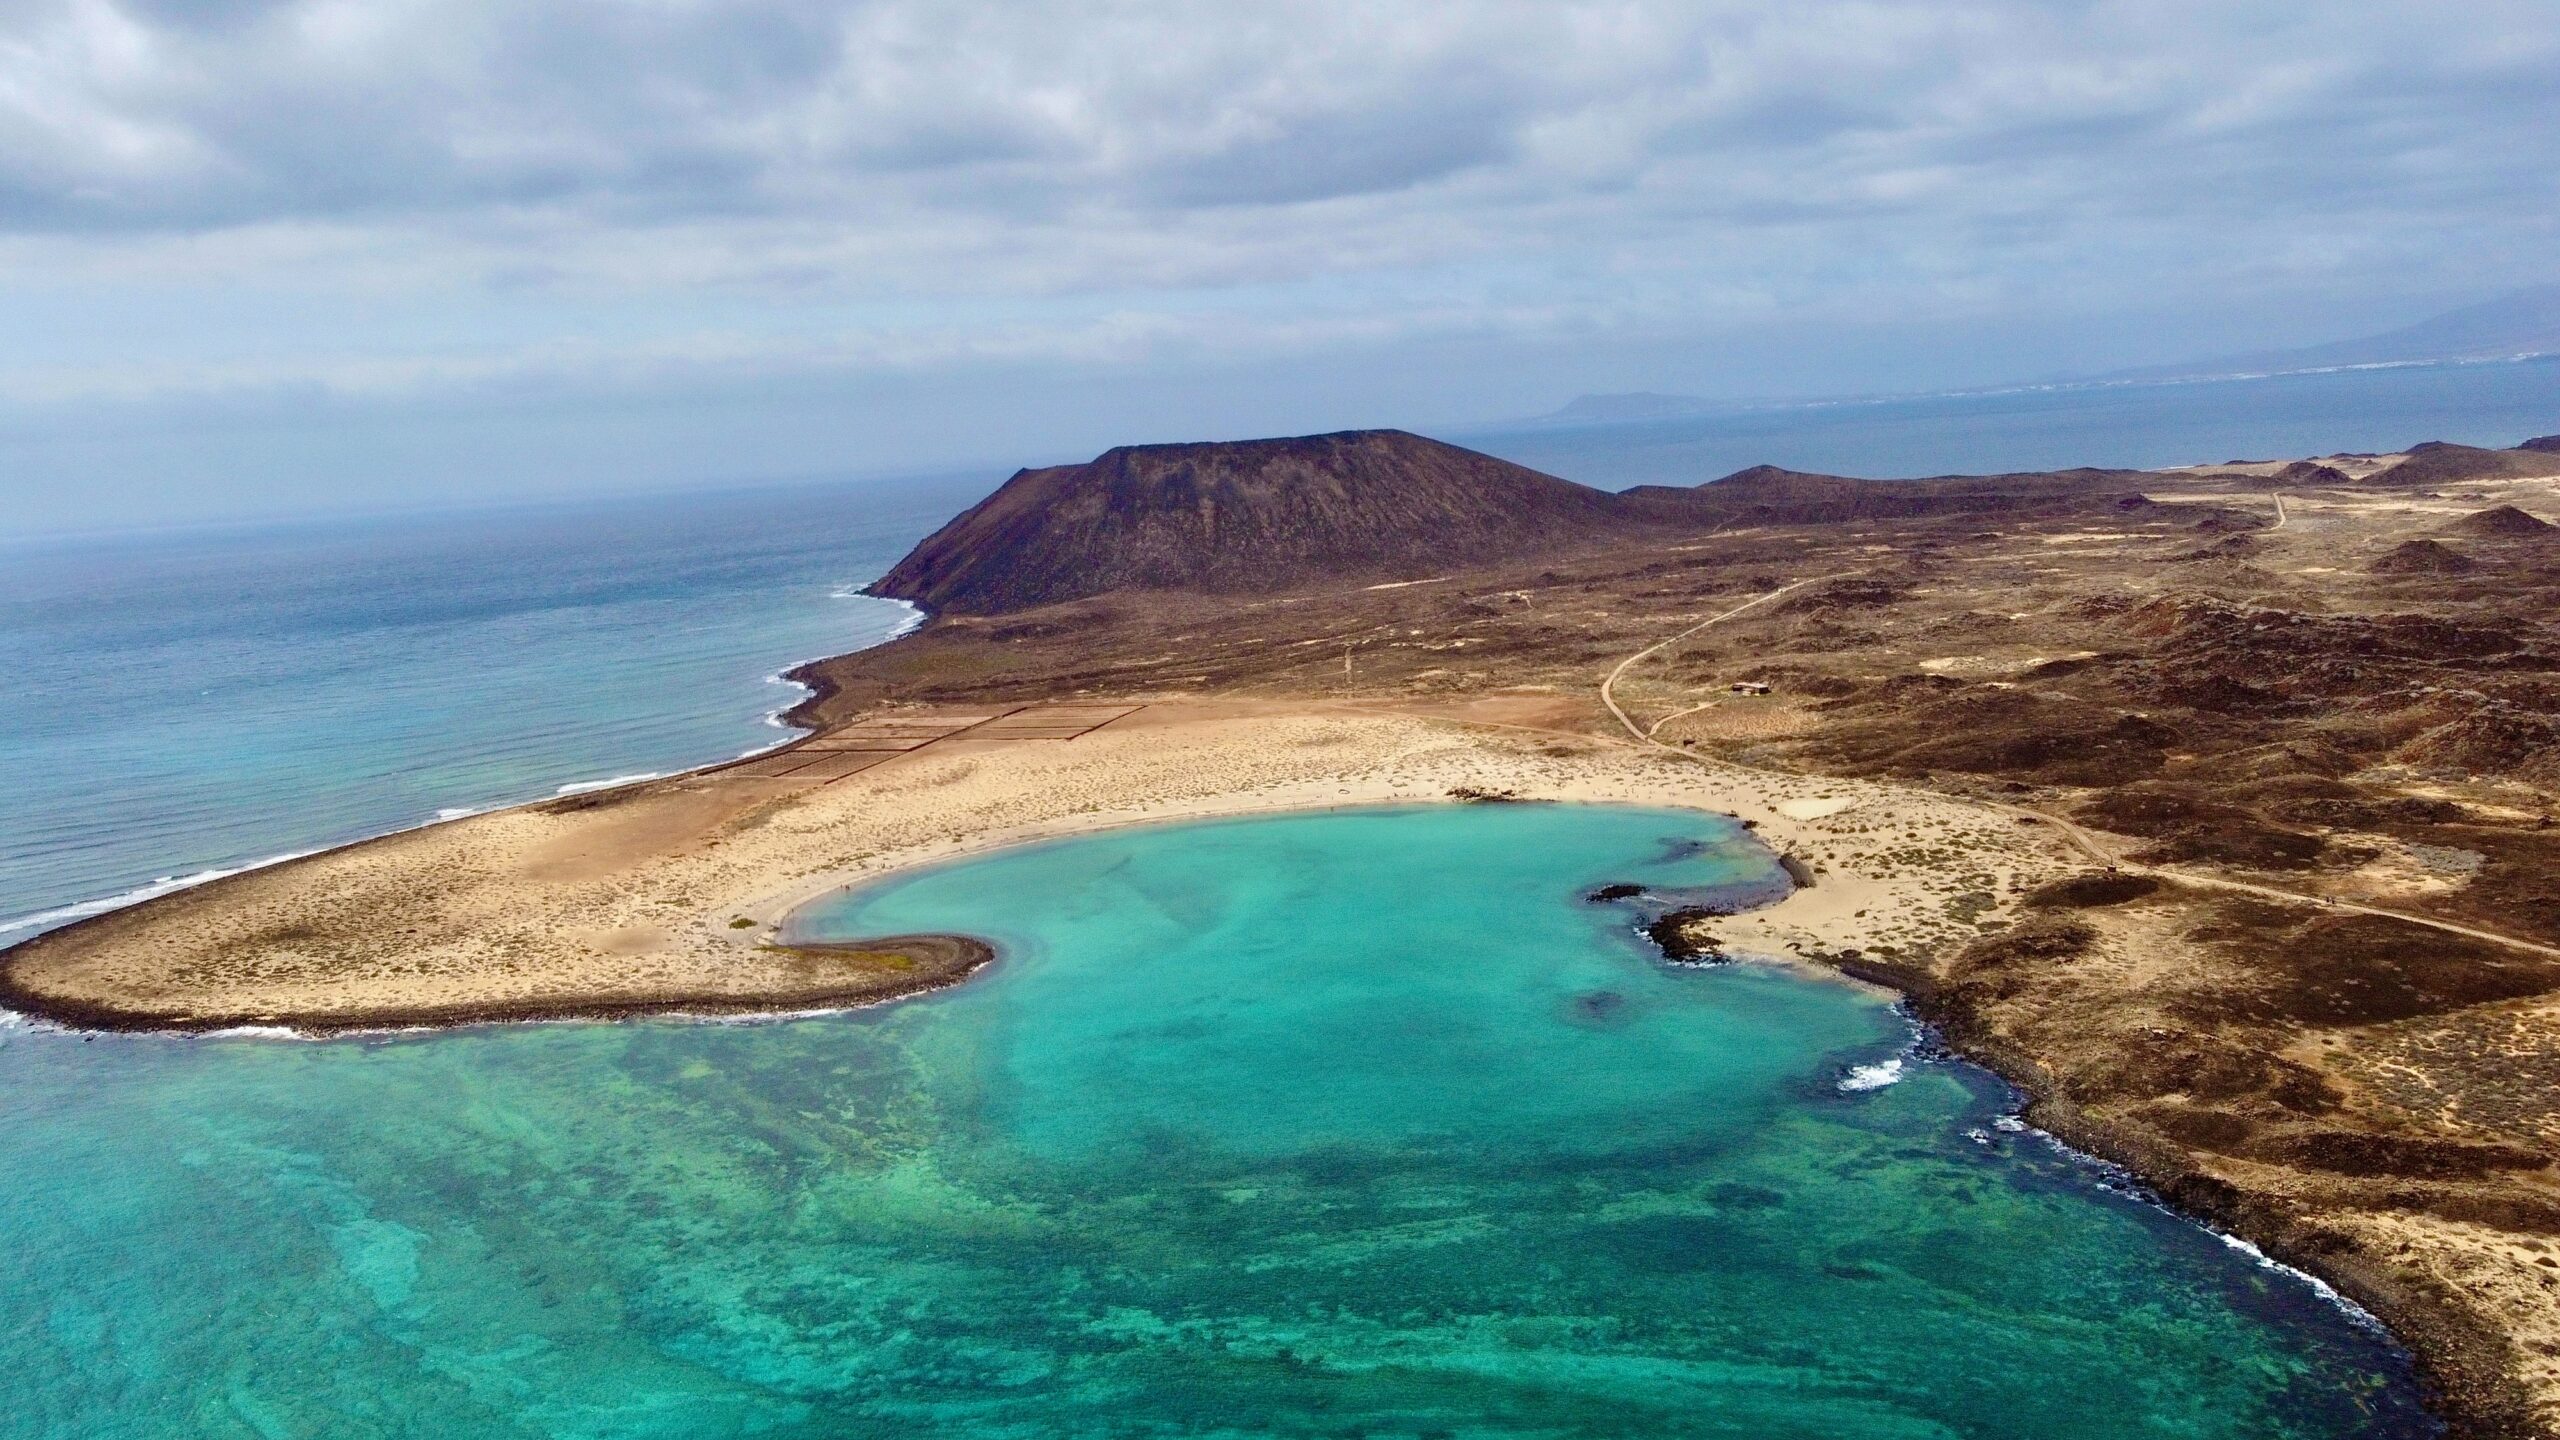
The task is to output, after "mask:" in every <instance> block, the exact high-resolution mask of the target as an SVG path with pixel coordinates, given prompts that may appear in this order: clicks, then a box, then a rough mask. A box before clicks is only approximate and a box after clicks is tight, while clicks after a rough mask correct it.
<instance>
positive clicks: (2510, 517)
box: [2443, 505, 2551, 540]
mask: <svg viewBox="0 0 2560 1440" xmlns="http://www.w3.org/2000/svg"><path fill="white" fill-rule="evenodd" d="M2443 533H2445V534H2447V535H2480V536H2485V537H2487V538H2489V539H2493V540H2511V539H2517V538H2529V537H2532V536H2537V535H2548V534H2550V533H2551V526H2550V524H2549V523H2548V522H2545V521H2541V520H2537V519H2535V518H2534V517H2532V516H2531V515H2528V514H2526V513H2525V512H2523V511H2522V510H2519V509H2517V508H2516V507H2514V506H2513V505H2500V506H2497V507H2495V508H2493V509H2488V510H2475V511H2473V512H2472V513H2471V514H2468V515H2465V516H2463V517H2462V518H2461V519H2459V520H2456V521H2454V522H2453V523H2452V524H2450V525H2447V526H2446V527H2444V532H2443Z"/></svg>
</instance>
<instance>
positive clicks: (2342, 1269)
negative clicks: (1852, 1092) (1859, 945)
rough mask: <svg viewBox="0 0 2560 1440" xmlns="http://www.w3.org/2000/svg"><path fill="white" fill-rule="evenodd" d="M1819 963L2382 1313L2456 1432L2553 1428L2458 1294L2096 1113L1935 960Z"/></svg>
mask: <svg viewBox="0 0 2560 1440" xmlns="http://www.w3.org/2000/svg"><path fill="white" fill-rule="evenodd" d="M1808 958H1810V959H1812V960H1814V961H1816V962H1817V963H1820V964H1823V965H1827V966H1830V967H1832V968H1834V969H1836V970H1838V971H1839V972H1840V973H1841V974H1843V975H1847V976H1849V977H1850V978H1851V979H1854V980H1860V981H1864V982H1866V983H1869V984H1873V985H1879V986H1882V987H1884V988H1886V989H1888V990H1891V991H1894V992H1895V993H1897V994H1899V995H1901V996H1902V997H1903V1003H1904V1005H1905V1006H1906V1007H1907V1008H1908V1010H1909V1011H1910V1013H1911V1015H1912V1017H1913V1018H1914V1019H1916V1020H1917V1021H1919V1022H1920V1023H1921V1024H1923V1025H1925V1026H1927V1027H1928V1029H1929V1031H1930V1032H1931V1034H1932V1035H1933V1036H1934V1037H1935V1039H1936V1041H1937V1042H1938V1043H1939V1044H1942V1045H1943V1046H1944V1047H1945V1048H1946V1051H1947V1053H1948V1054H1950V1055H1952V1056H1954V1057H1955V1058H1957V1059H1960V1060H1963V1061H1966V1062H1967V1063H1970V1064H1974V1065H1979V1066H1981V1067H1982V1068H1983V1069H1985V1070H1988V1071H1990V1072H1991V1073H1992V1074H1994V1075H1997V1076H1999V1077H2000V1078H2001V1079H2002V1080H2004V1081H2006V1082H2008V1083H2009V1084H2010V1085H2012V1086H2014V1087H2016V1089H2017V1090H2018V1091H2019V1093H2021V1094H2022V1095H2024V1096H2025V1097H2026V1101H2027V1104H2026V1108H2025V1113H2024V1116H2023V1118H2024V1119H2025V1120H2026V1121H2027V1122H2028V1123H2029V1124H2031V1125H2033V1126H2034V1127H2035V1128H2036V1129H2038V1130H2041V1131H2043V1132H2045V1133H2046V1134H2048V1135H2051V1136H2053V1137H2054V1138H2055V1139H2057V1140H2059V1141H2061V1142H2062V1143H2063V1144H2065V1145H2068V1146H2070V1147H2071V1148H2073V1149H2075V1150H2079V1151H2081V1152H2083V1153H2085V1154H2088V1155H2091V1156H2094V1157H2096V1158H2097V1159H2100V1160H2103V1161H2105V1162H2107V1163H2109V1164H2111V1165H2115V1166H2118V1167H2120V1168H2121V1169H2122V1170H2124V1172H2125V1173H2126V1174H2128V1175H2130V1176H2132V1177H2133V1178H2134V1179H2135V1180H2137V1181H2139V1182H2141V1183H2142V1184H2143V1185H2145V1186H2147V1187H2149V1189H2150V1190H2151V1191H2152V1193H2153V1194H2155V1195H2156V1196H2158V1197H2159V1199H2160V1201H2161V1203H2163V1204H2165V1205H2167V1206H2168V1207H2169V1208H2171V1209H2172V1210H2175V1211H2176V1212H2178V1213H2179V1214H2182V1215H2185V1216H2187V1217H2189V1218H2191V1219H2193V1220H2196V1221H2198V1222H2200V1223H2202V1224H2205V1225H2207V1226H2210V1227H2212V1228H2214V1229H2216V1230H2219V1231H2222V1232H2223V1233H2225V1234H2227V1235H2231V1236H2234V1237H2236V1238H2238V1239H2240V1240H2244V1241H2246V1242H2248V1243H2249V1244H2251V1245H2253V1246H2256V1247H2257V1248H2258V1250H2259V1251H2261V1252H2262V1253H2264V1254H2265V1255H2266V1256H2267V1257H2268V1258H2270V1259H2272V1260H2275V1261H2277V1262H2279V1263H2281V1264H2284V1265H2287V1266H2290V1267H2292V1268H2294V1269H2297V1270H2300V1271H2302V1272H2303V1273H2305V1274H2308V1275H2311V1276H2313V1277H2315V1278H2317V1279H2318V1280H2320V1281H2321V1282H2322V1283H2323V1284H2326V1285H2328V1286H2330V1287H2332V1288H2333V1289H2335V1290H2336V1291H2337V1292H2338V1294H2340V1295H2341V1296H2343V1297H2345V1298H2346V1299H2348V1300H2349V1301H2352V1302H2353V1303H2354V1304H2355V1305H2357V1306H2358V1307H2360V1308H2362V1309H2363V1310H2365V1311H2366V1312H2368V1313H2369V1314H2371V1315H2372V1316H2373V1317H2374V1318H2375V1319H2376V1320H2378V1321H2379V1322H2381V1324H2382V1325H2383V1326H2384V1327H2385V1328H2386V1329H2388V1330H2389V1331H2390V1332H2391V1334H2392V1336H2393V1338H2394V1339H2396V1340H2398V1341H2399V1342H2400V1344H2401V1345H2402V1346H2404V1347H2405V1348H2406V1349H2407V1350H2408V1351H2409V1353H2410V1355H2411V1357H2412V1358H2413V1359H2414V1360H2415V1362H2416V1365H2417V1369H2418V1374H2419V1378H2420V1380H2421V1382H2422V1383H2423V1384H2424V1385H2425V1386H2426V1389H2427V1392H2428V1401H2429V1405H2430V1408H2432V1409H2434V1410H2436V1412H2437V1413H2438V1414H2439V1415H2441V1416H2442V1417H2443V1418H2444V1419H2445V1420H2446V1422H2447V1430H2446V1434H2447V1436H2448V1437H2462V1440H2538V1437H2543V1436H2545V1435H2546V1434H2547V1432H2546V1431H2544V1430H2543V1429H2542V1428H2541V1427H2540V1426H2539V1425H2537V1424H2536V1423H2535V1421H2534V1418H2533V1413H2532V1409H2531V1407H2530V1405H2529V1403H2528V1402H2527V1400H2526V1398H2525V1396H2524V1395H2523V1393H2522V1391H2521V1387H2520V1386H2519V1385H2518V1384H2517V1383H2516V1379H2515V1376H2514V1374H2513V1369H2512V1366H2511V1364H2510V1363H2509V1360H2508V1356H2507V1343H2506V1340H2505V1337H2503V1336H2501V1335H2498V1334H2496V1333H2494V1332H2491V1331H2488V1330H2486V1329H2484V1328H2483V1327H2481V1326H2478V1325H2474V1324H2470V1323H2466V1321H2467V1317H2466V1316H2465V1314H2464V1311H2463V1307H2461V1306H2459V1305H2458V1304H2455V1303H2453V1297H2452V1296H2451V1295H2449V1294H2444V1293H2441V1292H2437V1291H2435V1290H2433V1289H2431V1288H2429V1287H2425V1286H2422V1285H2418V1284H2414V1283H2412V1282H2411V1281H2410V1280H2409V1279H2408V1278H2407V1277H2406V1276H2405V1275H2400V1274H2394V1273H2393V1272H2392V1271H2390V1270H2389V1269H2387V1268H2386V1267H2383V1266H2380V1265H2376V1264H2374V1263H2372V1262H2371V1260H2370V1259H2368V1258H2367V1257H2363V1256H2361V1255H2359V1254H2358V1253H2357V1251H2356V1250H2355V1249H2353V1248H2351V1247H2343V1246H2341V1245H2340V1244H2339V1243H2338V1242H2339V1237H2338V1236H2337V1235H2336V1234H2335V1232H2333V1231H2329V1230H2326V1229H2324V1228H2322V1227H2321V1226H2320V1225H2319V1223H2318V1217H2317V1216H2316V1215H2312V1214H2307V1213H2304V1212H2303V1211H2302V1209H2301V1208H2299V1207H2295V1206H2290V1205H2287V1204H2286V1203H2284V1201H2283V1200H2282V1198H2281V1197H2277V1196H2271V1195H2265V1194H2257V1193H2252V1192H2250V1191H2248V1190H2245V1189H2243V1188H2241V1187H2239V1186H2236V1185H2233V1184H2232V1183H2230V1182H2229V1181H2227V1180H2224V1179H2222V1178H2220V1177H2218V1176H2215V1175H2212V1174H2210V1173H2208V1172H2207V1171H2205V1170H2204V1169H2203V1168H2202V1167H2200V1166H2199V1165H2198V1164H2197V1163H2196V1160H2195V1157H2194V1156H2192V1155H2190V1154H2188V1153H2186V1152H2184V1151H2182V1150H2180V1149H2179V1148H2178V1147H2176V1146H2175V1145H2172V1144H2168V1143H2165V1142H2163V1141H2162V1140H2161V1139H2159V1138H2158V1137H2156V1136H2152V1135H2149V1134H2144V1133H2139V1132H2136V1131H2134V1130H2132V1129H2130V1128H2129V1127H2126V1126H2122V1125H2117V1124H2113V1123H2110V1122H2109V1121H2107V1120H2105V1119H2103V1118H2101V1117H2098V1116H2093V1115H2091V1114H2089V1113H2088V1112H2087V1111H2086V1110H2084V1109H2082V1108H2081V1107H2080V1106H2078V1105H2075V1104H2073V1103H2072V1102H2071V1101H2070V1100H2069V1099H2067V1098H2064V1097H2063V1096H2062V1095H2061V1094H2060V1093H2059V1087H2058V1086H2057V1084H2056V1083H2055V1079H2054V1075H2053V1072H2052V1070H2051V1069H2050V1068H2049V1067H2048V1066H2046V1065H2045V1064H2044V1063H2043V1062H2042V1061H2041V1060H2039V1059H2038V1058H2037V1057H2036V1056H2035V1055H2033V1054H2032V1053H2030V1052H2029V1051H2028V1050H2027V1049H2026V1047H2024V1046H2022V1045H2019V1044H2018V1043H2016V1042H2015V1041H2013V1040H2011V1039H2009V1038H2008V1037H2006V1036H2003V1035H2001V1034H1999V1033H1997V1032H1996V1030H1995V1028H1994V1026H1993V1025H1992V1024H1991V1022H1990V1021H1989V1020H1988V1019H1987V1018H1986V1017H1985V1016H1984V1015H1983V1014H1982V1013H1981V1012H1980V1011H1978V1010H1977V1009H1975V1008H1974V1007H1973V1006H1971V1005H1969V1004H1967V1003H1966V1002H1965V999H1964V996H1963V994H1962V991H1961V987H1956V986H1950V985H1947V984H1944V983H1942V982H1941V981H1940V980H1939V979H1938V978H1937V977H1936V976H1935V975H1933V974H1932V973H1931V972H1930V971H1929V970H1928V969H1927V968H1926V967H1924V966H1920V965H1916V964H1909V963H1901V962H1896V961H1891V960H1884V959H1879V958H1876V957H1873V956H1869V955H1865V954H1862V953H1859V952H1855V951H1851V952H1846V953H1826V954H1815V955H1811V956H1809V957H1808Z"/></svg>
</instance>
